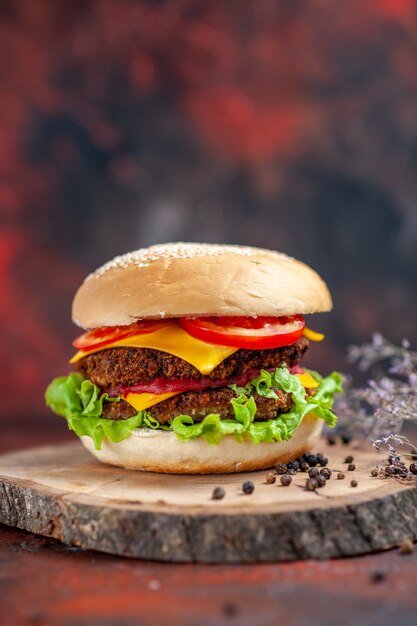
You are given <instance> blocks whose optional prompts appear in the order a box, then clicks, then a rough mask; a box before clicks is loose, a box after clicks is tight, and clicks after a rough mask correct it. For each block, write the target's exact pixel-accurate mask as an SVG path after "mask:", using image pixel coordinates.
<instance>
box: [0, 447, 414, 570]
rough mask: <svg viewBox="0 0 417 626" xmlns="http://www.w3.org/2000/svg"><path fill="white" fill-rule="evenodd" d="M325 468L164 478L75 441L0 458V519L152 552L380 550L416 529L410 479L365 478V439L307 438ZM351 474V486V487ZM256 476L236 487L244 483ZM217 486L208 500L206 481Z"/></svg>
mask: <svg viewBox="0 0 417 626" xmlns="http://www.w3.org/2000/svg"><path fill="white" fill-rule="evenodd" d="M318 449H320V450H321V451H323V452H325V454H326V455H327V456H328V457H329V459H330V463H329V467H331V468H332V469H336V470H346V464H345V463H344V462H343V461H344V458H345V456H346V455H347V454H353V455H354V457H355V463H356V467H357V469H356V471H354V472H347V471H346V472H345V475H346V478H345V479H344V480H337V479H336V477H335V475H334V476H333V477H332V478H331V479H330V480H329V481H328V483H327V485H326V486H325V487H324V488H322V489H320V490H318V491H317V492H308V491H306V490H305V489H304V488H303V486H304V484H305V479H306V474H302V473H297V475H296V476H294V477H293V482H292V484H291V485H290V486H289V487H283V486H281V485H280V483H279V479H278V481H277V482H276V483H275V484H272V485H271V484H267V483H266V481H265V475H266V472H265V471H262V472H252V473H250V474H226V475H217V476H175V475H162V474H152V473H145V472H134V471H129V470H123V469H118V468H114V467H111V466H107V465H102V464H100V463H98V462H97V461H96V460H95V459H94V458H92V457H91V456H90V455H89V454H88V452H87V451H86V450H84V449H83V447H82V446H81V444H80V443H78V442H74V443H70V444H60V445H56V446H47V447H40V448H33V449H29V450H24V451H22V452H15V453H11V454H6V455H3V456H0V522H3V523H4V524H8V525H10V526H16V527H18V528H24V529H26V530H29V531H31V532H34V533H38V534H41V535H46V536H48V537H55V538H57V539H59V540H61V541H63V542H65V543H67V544H71V545H76V546H81V547H82V548H87V549H93V550H99V551H101V552H108V553H111V554H117V555H121V556H129V557H138V558H142V559H153V560H162V561H199V562H206V563H214V562H217V563H219V562H229V563H239V562H261V561H279V560H287V561H290V560H291V561H292V560H296V559H307V558H313V559H324V558H329V557H339V556H347V555H349V556H350V555H355V554H362V553H366V552H375V551H378V550H386V549H388V548H392V547H394V546H398V545H399V544H400V543H401V541H403V540H404V539H412V540H414V539H416V538H417V516H416V512H417V491H416V488H415V484H412V485H410V484H401V483H399V482H397V481H396V480H395V479H387V480H381V479H378V478H371V477H370V469H371V468H372V467H373V466H374V465H375V463H376V462H381V458H382V457H381V455H379V454H378V453H376V452H374V451H373V450H372V449H370V447H366V448H364V449H362V450H353V449H352V448H350V447H347V446H328V447H326V445H325V444H324V443H323V444H322V445H320V446H319V447H318ZM351 479H356V480H357V481H358V486H357V487H356V488H353V487H351V486H350V481H351ZM245 480H251V481H252V482H253V483H254V485H255V491H254V492H253V494H252V495H244V494H243V493H242V490H241V485H242V483H243V481H245ZM219 485H221V486H222V487H223V488H224V489H225V491H226V496H225V497H224V499H222V500H212V499H211V493H212V490H213V488H214V487H216V486H219Z"/></svg>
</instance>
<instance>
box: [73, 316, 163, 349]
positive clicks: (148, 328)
mask: <svg viewBox="0 0 417 626" xmlns="http://www.w3.org/2000/svg"><path fill="white" fill-rule="evenodd" d="M165 323H166V322H163V321H159V320H156V321H153V320H141V321H139V322H135V323H134V324H129V325H128V326H103V327H102V328H93V329H92V330H88V331H87V332H86V333H84V334H83V335H80V336H79V337H77V339H75V340H74V341H73V342H72V345H73V346H74V347H75V348H77V349H78V350H82V351H84V352H88V351H89V350H96V349H97V348H101V347H102V346H105V345H107V344H109V343H114V342H116V341H119V340H120V339H124V338H125V337H130V336H131V335H141V334H142V333H153V332H154V331H155V330H158V328H160V327H161V326H162V325H163V324H165Z"/></svg>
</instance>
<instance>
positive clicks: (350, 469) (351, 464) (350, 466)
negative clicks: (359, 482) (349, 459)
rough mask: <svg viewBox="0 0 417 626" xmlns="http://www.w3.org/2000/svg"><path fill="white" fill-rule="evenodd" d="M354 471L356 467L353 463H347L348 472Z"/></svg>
mask: <svg viewBox="0 0 417 626" xmlns="http://www.w3.org/2000/svg"><path fill="white" fill-rule="evenodd" d="M355 469H356V465H355V464H354V463H349V465H348V470H349V472H354V471H355Z"/></svg>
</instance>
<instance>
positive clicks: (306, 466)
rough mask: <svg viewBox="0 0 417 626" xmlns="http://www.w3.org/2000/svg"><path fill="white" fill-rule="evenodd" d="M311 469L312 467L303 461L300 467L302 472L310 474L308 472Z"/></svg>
mask: <svg viewBox="0 0 417 626" xmlns="http://www.w3.org/2000/svg"><path fill="white" fill-rule="evenodd" d="M309 469H310V466H309V464H308V463H306V462H305V461H303V462H302V463H301V465H300V470H301V471H302V472H308V470H309Z"/></svg>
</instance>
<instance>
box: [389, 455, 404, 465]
mask: <svg viewBox="0 0 417 626" xmlns="http://www.w3.org/2000/svg"><path fill="white" fill-rule="evenodd" d="M388 463H390V464H392V463H401V457H399V456H394V455H392V456H389V457H388Z"/></svg>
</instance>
